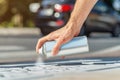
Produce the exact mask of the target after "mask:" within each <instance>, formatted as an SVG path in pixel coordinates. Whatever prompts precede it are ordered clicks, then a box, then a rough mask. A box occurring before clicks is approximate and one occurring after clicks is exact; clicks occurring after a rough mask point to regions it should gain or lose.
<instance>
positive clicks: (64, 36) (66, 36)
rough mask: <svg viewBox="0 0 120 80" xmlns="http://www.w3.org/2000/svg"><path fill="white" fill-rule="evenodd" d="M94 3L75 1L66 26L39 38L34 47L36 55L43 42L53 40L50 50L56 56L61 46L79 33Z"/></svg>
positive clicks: (92, 0)
mask: <svg viewBox="0 0 120 80" xmlns="http://www.w3.org/2000/svg"><path fill="white" fill-rule="evenodd" d="M96 2H97V0H76V3H75V6H74V9H73V11H72V13H71V16H70V19H69V21H68V22H67V24H66V25H65V26H64V27H62V28H61V29H58V30H56V31H54V32H51V33H50V34H48V35H47V36H44V37H42V38H40V39H39V40H38V42H37V45H36V52H37V53H38V51H39V49H40V48H41V47H42V45H43V44H44V43H45V42H47V41H51V40H55V41H56V44H55V46H54V48H53V50H52V54H53V55H56V54H57V53H58V52H59V49H60V47H61V46H62V45H63V44H65V43H67V42H69V41H70V40H71V39H72V38H74V37H75V36H77V35H78V34H79V33H80V30H81V27H82V25H83V23H84V21H85V20H86V18H87V16H88V15H89V13H90V11H91V9H92V8H93V6H94V5H95V3H96Z"/></svg>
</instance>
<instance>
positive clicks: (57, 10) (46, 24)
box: [35, 0, 120, 37]
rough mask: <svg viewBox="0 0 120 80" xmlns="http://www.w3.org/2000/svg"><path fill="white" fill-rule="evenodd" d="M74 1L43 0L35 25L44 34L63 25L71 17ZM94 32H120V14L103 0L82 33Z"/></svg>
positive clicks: (88, 19)
mask: <svg viewBox="0 0 120 80" xmlns="http://www.w3.org/2000/svg"><path fill="white" fill-rule="evenodd" d="M74 3H75V0H42V3H41V7H40V8H39V9H38V11H37V13H36V20H35V25H36V26H37V27H39V28H40V30H41V32H42V34H43V35H47V34H48V33H50V32H52V31H54V30H57V29H59V28H61V27H63V26H64V25H65V24H66V22H67V21H68V19H69V17H70V13H71V11H72V10H73V8H74ZM92 32H110V33H112V36H114V37H118V36H119V34H120V17H119V14H117V13H116V11H115V10H114V9H113V8H111V7H109V6H108V5H107V4H106V3H105V2H104V1H103V0H99V1H98V3H97V4H96V5H95V7H94V8H93V10H92V11H91V13H90V15H89V16H88V18H87V20H86V22H85V24H84V25H83V27H82V30H81V33H80V35H84V34H85V35H87V36H89V35H90V33H92Z"/></svg>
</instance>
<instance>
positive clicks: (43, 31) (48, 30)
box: [40, 27, 58, 36]
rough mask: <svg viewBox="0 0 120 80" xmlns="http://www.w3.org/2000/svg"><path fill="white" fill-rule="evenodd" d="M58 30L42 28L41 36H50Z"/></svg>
mask: <svg viewBox="0 0 120 80" xmlns="http://www.w3.org/2000/svg"><path fill="white" fill-rule="evenodd" d="M57 29H58V28H53V27H40V31H41V34H42V35H43V36H45V35H48V34H49V33H51V32H53V31H55V30H57Z"/></svg>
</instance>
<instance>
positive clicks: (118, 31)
mask: <svg viewBox="0 0 120 80" xmlns="http://www.w3.org/2000/svg"><path fill="white" fill-rule="evenodd" d="M112 36H113V37H119V36H120V25H118V24H117V25H116V27H115V28H114V29H113V32H112Z"/></svg>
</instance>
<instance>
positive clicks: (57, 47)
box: [52, 38, 63, 55]
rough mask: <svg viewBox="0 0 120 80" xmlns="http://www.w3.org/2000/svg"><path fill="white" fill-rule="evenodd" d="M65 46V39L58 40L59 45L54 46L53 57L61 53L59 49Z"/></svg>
mask: <svg viewBox="0 0 120 80" xmlns="http://www.w3.org/2000/svg"><path fill="white" fill-rule="evenodd" d="M62 44H63V39H62V38H59V39H58V40H57V43H56V45H55V46H54V48H53V50H52V54H53V55H56V54H57V53H58V52H59V49H60V47H61V45H62Z"/></svg>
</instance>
